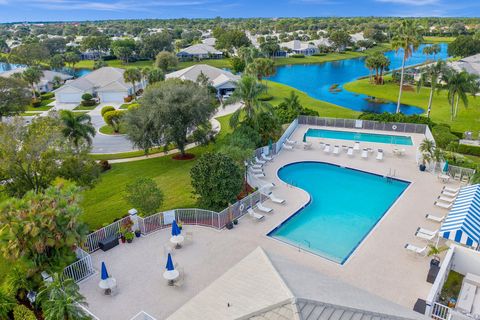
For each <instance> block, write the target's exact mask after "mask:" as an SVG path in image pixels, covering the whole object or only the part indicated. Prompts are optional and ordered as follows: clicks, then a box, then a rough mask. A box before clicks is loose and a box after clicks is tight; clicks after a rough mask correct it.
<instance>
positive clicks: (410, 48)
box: [392, 20, 422, 113]
mask: <svg viewBox="0 0 480 320" xmlns="http://www.w3.org/2000/svg"><path fill="white" fill-rule="evenodd" d="M421 42H422V34H421V30H420V28H419V26H418V24H417V23H416V22H415V21H414V20H402V22H401V24H400V26H399V28H398V34H397V35H396V36H395V37H394V38H393V40H392V48H393V49H395V50H396V51H397V52H398V50H400V49H403V58H402V69H401V75H400V91H399V93H398V101H397V110H396V112H397V113H399V112H400V101H401V99H402V91H403V80H404V76H405V61H407V59H408V58H410V57H411V56H412V54H413V52H414V51H415V50H416V49H417V48H418V46H419V45H420V43H421Z"/></svg>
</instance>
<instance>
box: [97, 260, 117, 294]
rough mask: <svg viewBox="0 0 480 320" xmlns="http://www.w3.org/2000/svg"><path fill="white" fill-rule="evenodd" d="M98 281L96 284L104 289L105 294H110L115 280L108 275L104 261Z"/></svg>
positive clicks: (115, 283)
mask: <svg viewBox="0 0 480 320" xmlns="http://www.w3.org/2000/svg"><path fill="white" fill-rule="evenodd" d="M100 278H101V280H100V282H99V283H98V286H99V287H100V288H101V289H103V290H105V294H106V295H110V294H111V293H112V289H114V288H115V287H116V286H117V281H116V280H115V279H114V278H112V277H110V276H109V275H108V271H107V267H106V266H105V262H102V269H101V273H100Z"/></svg>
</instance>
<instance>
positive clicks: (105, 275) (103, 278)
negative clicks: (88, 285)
mask: <svg viewBox="0 0 480 320" xmlns="http://www.w3.org/2000/svg"><path fill="white" fill-rule="evenodd" d="M101 277H102V280H107V279H108V278H110V277H109V276H108V272H107V267H106V266H105V262H102V276H101Z"/></svg>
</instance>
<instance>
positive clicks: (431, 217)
mask: <svg viewBox="0 0 480 320" xmlns="http://www.w3.org/2000/svg"><path fill="white" fill-rule="evenodd" d="M425 218H426V219H427V220H432V221H435V222H442V221H443V220H444V219H445V216H441V217H439V216H434V215H433V214H427V215H426V216H425Z"/></svg>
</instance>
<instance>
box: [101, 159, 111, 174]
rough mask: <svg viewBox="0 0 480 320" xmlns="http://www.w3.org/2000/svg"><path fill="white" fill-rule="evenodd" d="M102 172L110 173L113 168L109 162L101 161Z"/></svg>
mask: <svg viewBox="0 0 480 320" xmlns="http://www.w3.org/2000/svg"><path fill="white" fill-rule="evenodd" d="M98 165H99V166H100V168H101V170H102V172H105V171H108V170H110V169H111V168H112V165H111V164H110V163H109V162H108V160H100V162H99V163H98Z"/></svg>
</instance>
